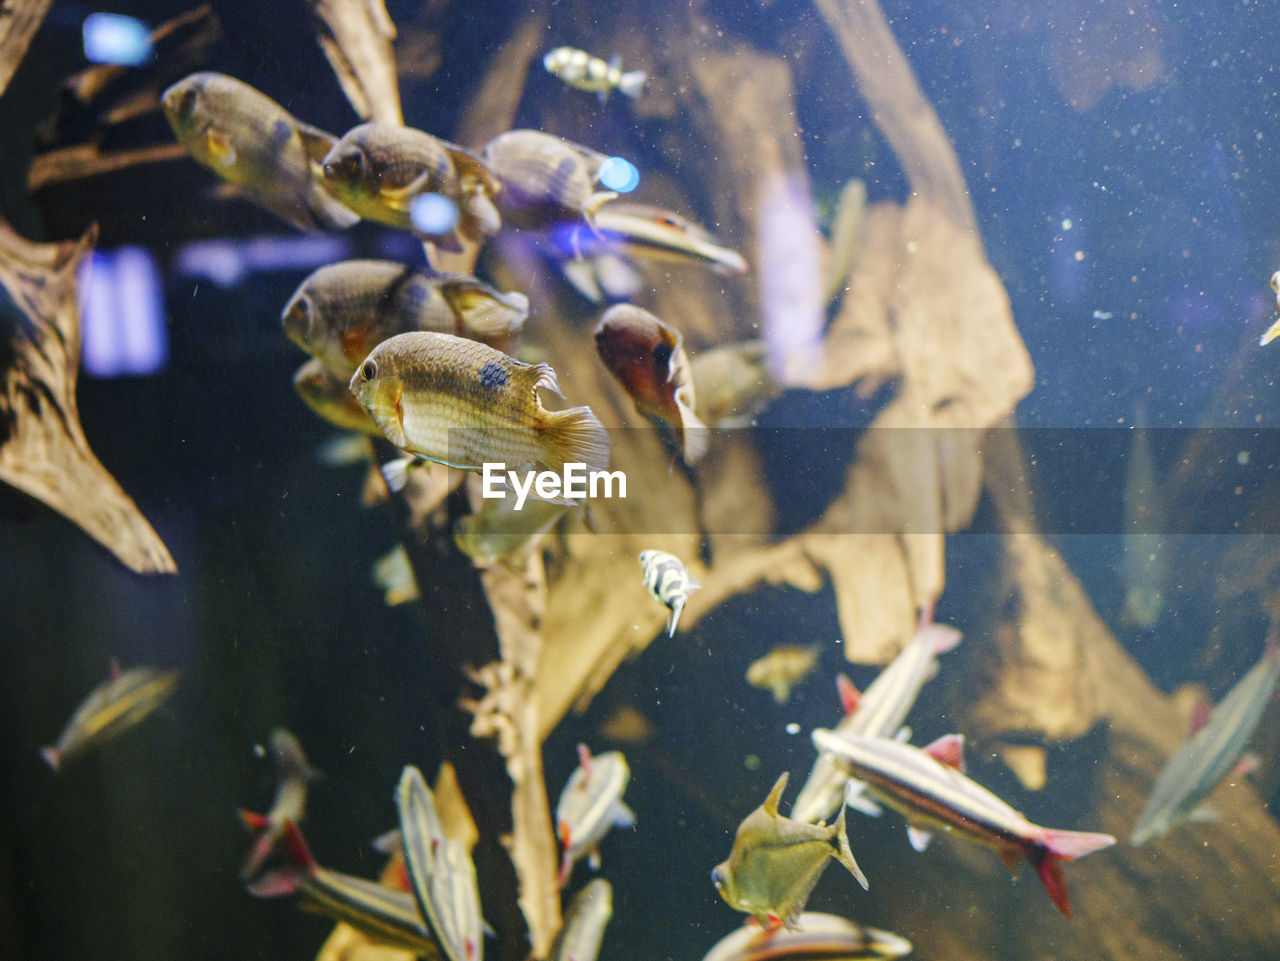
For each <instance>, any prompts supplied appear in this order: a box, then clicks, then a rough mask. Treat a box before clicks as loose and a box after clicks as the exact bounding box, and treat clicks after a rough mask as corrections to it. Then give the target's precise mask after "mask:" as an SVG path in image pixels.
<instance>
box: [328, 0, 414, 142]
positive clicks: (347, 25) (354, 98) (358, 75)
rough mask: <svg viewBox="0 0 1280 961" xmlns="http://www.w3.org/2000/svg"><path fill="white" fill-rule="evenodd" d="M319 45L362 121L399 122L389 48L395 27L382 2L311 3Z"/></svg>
mask: <svg viewBox="0 0 1280 961" xmlns="http://www.w3.org/2000/svg"><path fill="white" fill-rule="evenodd" d="M309 3H310V5H311V12H312V13H313V14H315V17H316V19H317V20H318V21H319V26H320V46H321V48H322V49H323V50H324V55H325V56H326V57H328V58H329V63H330V65H331V66H332V67H333V72H334V73H335V74H337V76H338V82H339V83H340V84H342V91H343V93H345V94H346V95H347V99H348V100H350V101H351V106H353V107H354V108H355V110H356V113H358V114H359V115H360V117H361V119H363V120H377V121H379V122H380V123H393V124H398V123H401V122H403V118H402V116H401V114H400V87H399V83H398V81H397V79H396V61H395V56H394V55H393V54H392V50H391V45H392V42H393V41H394V40H395V38H396V26H395V24H394V23H392V22H391V17H389V16H388V15H387V8H386V5H385V4H384V3H383V0H309Z"/></svg>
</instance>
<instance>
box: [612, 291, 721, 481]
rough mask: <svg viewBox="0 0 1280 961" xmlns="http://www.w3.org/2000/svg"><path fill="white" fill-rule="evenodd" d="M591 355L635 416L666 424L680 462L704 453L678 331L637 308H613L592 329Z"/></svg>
mask: <svg viewBox="0 0 1280 961" xmlns="http://www.w3.org/2000/svg"><path fill="white" fill-rule="evenodd" d="M595 337H596V352H597V353H599V355H600V359H601V360H602V361H604V365H605V366H606V367H608V368H609V373H611V374H612V375H613V376H614V379H615V380H617V382H618V383H619V384H621V385H622V387H623V389H624V390H626V392H627V394H628V396H630V398H631V399H632V400H633V401H634V402H635V405H636V410H638V411H640V413H642V414H645V415H646V416H649V417H656V418H657V419H659V420H661V421H662V422H663V423H666V424H669V425H670V426H671V427H672V429H674V430H675V431H676V433H677V434H678V435H679V437H680V452H681V454H682V456H683V457H684V462H685V463H686V464H688V465H689V466H691V467H692V466H693V465H694V464H696V463H697V462H698V461H699V460H701V459H702V456H703V455H704V454H705V453H706V452H707V427H706V425H705V424H703V423H702V421H700V420H699V419H698V415H697V414H695V413H694V411H693V409H694V396H693V375H692V374H691V373H690V368H689V358H688V356H686V354H685V352H684V338H682V337H681V336H680V331H678V330H676V329H675V328H674V327H672V326H670V325H668V324H664V323H663V322H662V321H661V320H659V319H658V318H657V317H655V316H654V315H653V314H651V313H649V312H648V311H647V310H641V309H640V308H639V307H633V306H631V305H630V304H615V305H614V306H612V307H610V308H609V309H608V310H606V311H605V312H604V316H602V317H601V318H600V323H598V324H597V325H596V330H595Z"/></svg>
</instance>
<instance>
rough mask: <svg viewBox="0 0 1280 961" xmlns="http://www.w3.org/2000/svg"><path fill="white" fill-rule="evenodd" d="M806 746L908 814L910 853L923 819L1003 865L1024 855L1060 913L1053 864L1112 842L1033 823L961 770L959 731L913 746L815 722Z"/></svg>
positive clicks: (1062, 905)
mask: <svg viewBox="0 0 1280 961" xmlns="http://www.w3.org/2000/svg"><path fill="white" fill-rule="evenodd" d="M813 744H814V747H816V748H817V749H818V750H819V751H828V752H830V753H831V754H833V755H834V756H835V758H836V760H837V763H839V765H840V766H841V767H842V768H843V769H844V770H845V771H847V772H848V773H849V774H851V775H853V776H854V777H857V778H860V779H862V780H863V781H865V782H866V785H867V788H868V789H869V790H870V791H871V792H872V793H873V794H875V795H876V796H877V797H879V798H880V799H881V800H882V801H883V802H884V803H885V804H887V805H888V806H889V807H891V808H893V809H894V810H896V811H899V812H901V813H902V814H903V815H904V816H905V817H906V818H907V821H908V824H909V825H910V826H909V827H908V828H907V833H908V836H909V837H910V839H911V844H912V847H914V848H915V849H916V850H917V851H923V850H924V848H925V847H926V846H927V845H928V843H929V839H930V834H929V832H928V831H927V830H925V829H924V828H923V827H921V825H930V826H933V827H938V828H941V829H943V830H945V831H950V832H952V833H954V834H957V835H960V836H962V837H967V838H969V839H970V840H971V841H977V842H978V843H979V844H984V845H986V846H987V847H990V848H994V849H995V850H996V852H997V853H999V855H1000V859H1001V860H1002V861H1004V863H1005V866H1006V867H1008V868H1009V869H1010V870H1013V868H1014V867H1015V866H1016V865H1017V863H1018V860H1019V859H1020V858H1022V857H1026V859H1027V860H1028V861H1030V862H1031V864H1032V866H1033V867H1034V868H1035V869H1036V873H1037V874H1038V875H1039V876H1040V880H1041V881H1042V882H1044V886H1045V889H1046V890H1047V891H1048V892H1049V897H1051V898H1052V899H1053V903H1054V904H1055V905H1056V906H1057V908H1058V910H1059V911H1061V912H1062V914H1063V916H1064V917H1067V918H1070V917H1071V905H1070V903H1069V901H1068V898H1067V885H1066V882H1065V881H1064V880H1063V878H1062V871H1061V869H1060V868H1059V864H1060V863H1061V862H1063V861H1074V860H1075V859H1076V858H1081V857H1084V856H1085V855H1086V854H1089V853H1090V852H1092V851H1098V850H1101V849H1102V848H1106V847H1110V846H1111V845H1113V844H1115V843H1116V839H1115V838H1113V837H1112V836H1111V835H1109V834H1090V833H1085V832H1083V831H1060V830H1056V829H1054V828H1046V827H1041V826H1040V825H1038V824H1032V823H1031V822H1030V821H1028V820H1027V819H1026V818H1025V817H1024V816H1023V815H1022V814H1021V813H1019V812H1018V811H1015V810H1014V809H1013V808H1012V807H1010V806H1009V805H1008V804H1006V803H1005V802H1004V801H1002V800H1000V799H999V798H998V797H996V796H995V795H994V794H992V793H991V792H990V791H988V790H987V789H986V788H984V787H982V786H981V785H980V784H978V783H977V782H976V781H971V780H970V779H969V778H968V777H966V776H965V775H964V773H963V769H964V754H963V751H964V738H963V737H962V736H961V735H959V734H948V735H945V736H943V737H940V738H938V740H936V741H934V742H933V743H932V744H930V745H928V746H927V747H925V748H918V747H913V746H912V745H910V744H903V743H901V742H899V741H891V740H888V739H887V738H872V737H840V736H839V735H837V734H834V733H833V732H831V731H828V730H824V729H823V728H818V729H817V730H815V731H814V732H813Z"/></svg>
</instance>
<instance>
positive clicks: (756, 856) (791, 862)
mask: <svg viewBox="0 0 1280 961" xmlns="http://www.w3.org/2000/svg"><path fill="white" fill-rule="evenodd" d="M786 786H787V773H786V772H785V771H784V772H783V773H782V775H781V776H780V777H779V778H778V781H777V783H776V784H774V786H773V790H772V791H770V792H769V796H768V797H767V798H765V801H764V804H762V805H760V807H758V808H756V809H755V810H754V811H752V812H751V813H750V814H748V815H747V817H746V819H745V820H744V821H743V822H742V823H741V824H739V825H738V833H737V834H736V835H735V836H734V839H733V851H732V852H731V853H730V854H729V860H727V861H725V862H724V863H722V864H720V865H717V866H716V868H715V869H714V870H712V872H711V881H712V883H713V884H715V886H716V890H717V891H719V892H720V896H721V897H722V898H724V899H725V901H727V902H728V903H729V906H730V907H732V908H734V909H735V910H737V911H743V912H745V913H747V914H749V915H751V916H752V917H753V918H755V919H756V920H757V921H758V922H760V924H761V925H762V926H763V927H765V928H769V929H773V928H777V927H778V926H779V925H783V924H785V925H786V926H787V927H788V928H794V927H795V923H796V920H797V919H798V918H799V917H800V914H801V912H802V911H804V906H805V902H807V901H808V900H809V894H810V893H811V892H812V891H813V886H814V885H815V884H817V883H818V878H819V877H821V876H822V871H823V869H824V868H825V867H826V866H827V861H828V859H832V858H834V859H835V860H837V861H839V862H840V863H841V864H843V865H844V866H845V867H846V868H847V869H848V870H849V873H850V874H852V875H853V876H854V877H855V878H857V879H858V883H859V884H861V885H862V886H863V888H866V887H867V878H866V876H865V875H864V874H863V873H862V869H861V868H859V867H858V862H857V861H855V860H854V859H853V852H852V851H851V850H850V849H849V836H848V834H846V833H845V826H844V812H845V809H844V807H841V808H840V816H839V817H838V818H837V819H836V823H835V824H832V825H831V826H829V827H827V826H824V825H822V824H806V823H805V822H803V821H793V820H792V819H791V818H785V817H783V816H782V815H780V814H779V813H778V801H780V800H781V799H782V792H783V790H784V789H785V788H786Z"/></svg>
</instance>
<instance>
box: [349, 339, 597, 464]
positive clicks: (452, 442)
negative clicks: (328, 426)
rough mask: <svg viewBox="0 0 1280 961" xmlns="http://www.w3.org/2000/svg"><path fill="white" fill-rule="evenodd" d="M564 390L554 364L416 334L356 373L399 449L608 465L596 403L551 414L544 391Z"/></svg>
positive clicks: (449, 458)
mask: <svg viewBox="0 0 1280 961" xmlns="http://www.w3.org/2000/svg"><path fill="white" fill-rule="evenodd" d="M543 389H545V390H548V391H551V392H553V393H555V394H559V393H560V385H559V383H558V382H557V381H556V374H555V371H554V370H552V369H551V368H550V367H549V366H548V365H546V364H525V363H521V362H520V361H518V360H514V359H513V358H511V357H508V356H507V355H506V354H504V353H502V352H501V351H497V350H494V349H493V348H492V347H486V346H485V345H484V344H481V343H478V342H476V341H472V340H466V339H464V338H462V337H455V336H454V335H452V334H438V333H433V332H430V331H420V332H416V333H409V334H397V335H396V336H394V337H392V338H390V339H388V340H385V341H383V342H382V343H381V344H379V345H378V346H377V347H375V348H374V349H373V351H372V352H370V354H369V356H368V357H367V358H366V359H365V360H364V362H363V363H361V365H360V366H359V368H358V369H357V370H356V372H355V374H354V375H353V376H352V378H351V392H352V394H354V395H355V398H356V400H357V401H359V403H360V406H361V407H363V408H364V409H365V410H366V411H368V413H369V416H370V417H372V418H373V420H374V422H375V423H376V424H377V425H378V427H379V429H380V430H381V431H382V433H383V435H384V436H385V437H386V438H387V439H388V440H389V441H391V443H393V444H395V445H396V446H397V447H399V448H400V449H401V450H405V451H408V452H409V453H411V454H414V455H417V457H418V458H420V459H422V460H428V461H434V462H436V463H439V464H444V465H445V466H447V467H456V468H459V469H461V470H471V471H480V470H482V469H483V465H484V464H486V463H501V464H505V465H506V466H507V468H508V469H511V470H519V469H527V468H537V469H544V470H549V471H554V472H555V473H557V474H558V473H561V472H562V469H563V467H564V465H565V464H585V465H586V467H587V469H588V470H601V471H602V470H604V469H605V467H607V466H608V462H609V436H608V434H606V433H605V430H604V428H603V427H602V426H601V425H600V421H599V420H597V419H596V415H595V414H593V413H592V412H591V408H590V407H572V408H570V409H568V410H560V411H549V410H547V409H546V408H545V407H543V406H542V402H541V400H539V398H538V391H539V390H543Z"/></svg>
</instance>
